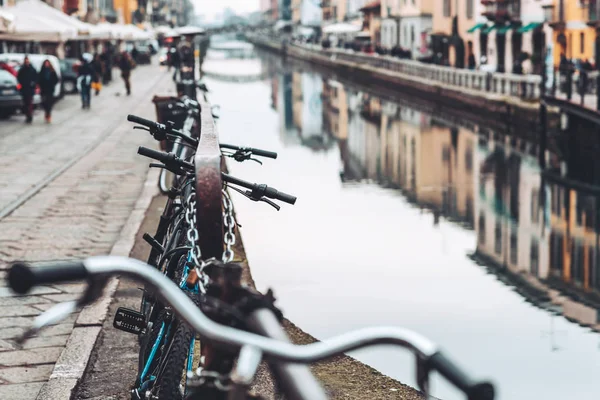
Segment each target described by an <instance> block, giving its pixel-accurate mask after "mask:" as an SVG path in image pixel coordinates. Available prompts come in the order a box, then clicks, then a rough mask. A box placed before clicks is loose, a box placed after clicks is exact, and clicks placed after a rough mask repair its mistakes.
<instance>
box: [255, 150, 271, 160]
mask: <svg viewBox="0 0 600 400" xmlns="http://www.w3.org/2000/svg"><path fill="white" fill-rule="evenodd" d="M250 150H251V151H252V154H255V155H257V156H261V157H266V158H272V159H276V158H277V153H275V152H274V151H268V150H261V149H250Z"/></svg>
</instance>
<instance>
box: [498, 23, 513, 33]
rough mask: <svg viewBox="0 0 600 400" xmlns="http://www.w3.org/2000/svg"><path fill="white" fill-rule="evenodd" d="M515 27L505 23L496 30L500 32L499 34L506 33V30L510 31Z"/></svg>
mask: <svg viewBox="0 0 600 400" xmlns="http://www.w3.org/2000/svg"><path fill="white" fill-rule="evenodd" d="M512 28H513V27H512V26H510V25H505V26H499V27H498V28H496V31H497V32H498V35H504V34H505V33H506V32H508V31H510V30H511V29H512Z"/></svg>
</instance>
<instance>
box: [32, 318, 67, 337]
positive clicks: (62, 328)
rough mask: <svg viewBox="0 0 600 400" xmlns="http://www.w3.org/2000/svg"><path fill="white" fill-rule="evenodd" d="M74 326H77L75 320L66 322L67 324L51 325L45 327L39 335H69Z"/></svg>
mask: <svg viewBox="0 0 600 400" xmlns="http://www.w3.org/2000/svg"><path fill="white" fill-rule="evenodd" d="M73 326H75V322H74V321H73V322H71V323H66V324H58V325H53V326H49V327H48V328H45V329H44V330H42V331H41V332H39V333H38V336H41V337H51V336H59V335H67V334H69V333H71V331H72V330H73Z"/></svg>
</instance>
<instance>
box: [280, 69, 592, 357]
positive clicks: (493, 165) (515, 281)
mask: <svg viewBox="0 0 600 400" xmlns="http://www.w3.org/2000/svg"><path fill="white" fill-rule="evenodd" d="M274 79H278V82H276V83H273V85H274V87H277V89H278V94H279V102H278V105H279V107H278V111H279V113H280V116H281V119H282V127H284V128H282V129H283V131H284V132H282V133H283V134H284V136H285V135H287V136H293V138H291V137H289V138H287V139H285V140H284V143H290V142H291V141H293V142H295V143H298V139H299V141H300V143H301V144H302V145H304V146H307V147H309V148H311V149H313V150H315V151H320V150H327V149H330V148H331V147H332V145H334V144H335V143H337V146H338V148H339V152H340V156H341V163H342V168H341V172H340V177H341V180H342V182H353V181H364V180H368V181H374V182H377V183H379V184H380V185H382V186H385V187H391V188H395V189H398V190H400V191H402V193H403V194H404V195H405V196H406V198H407V199H408V200H409V201H411V202H413V203H414V204H415V205H417V206H419V207H421V208H426V209H429V210H431V211H432V213H433V214H434V222H439V219H440V217H444V218H445V219H448V220H451V221H454V222H457V223H460V224H461V225H463V226H465V227H467V228H469V229H473V230H474V231H475V232H476V236H477V243H476V245H475V250H474V252H473V254H471V255H470V257H471V258H473V259H474V260H475V262H476V263H477V264H479V265H481V266H482V267H484V268H486V269H487V270H488V271H489V272H490V273H493V274H494V275H496V276H497V277H498V279H499V280H500V281H502V282H504V283H505V284H507V285H510V286H511V287H513V288H514V290H515V291H517V292H518V293H520V294H521V295H522V296H523V297H524V299H525V300H526V301H528V302H530V303H532V304H534V305H535V306H537V307H540V308H543V309H546V310H548V311H550V312H552V313H560V314H562V315H564V316H565V317H566V318H567V319H569V320H571V321H572V322H575V323H577V324H580V325H583V326H586V327H590V328H591V329H593V330H595V331H598V332H600V322H599V320H600V319H599V317H600V254H599V251H600V228H599V226H600V211H599V207H600V203H599V200H598V197H600V188H597V187H591V186H584V185H580V186H577V185H575V186H574V185H572V184H571V183H570V182H568V181H566V180H561V179H553V180H550V179H549V178H547V177H546V175H545V174H542V171H541V170H540V168H539V165H538V163H537V159H536V158H535V157H532V156H530V155H528V154H525V153H523V152H521V151H519V150H518V149H516V148H513V147H511V146H509V145H506V144H505V143H500V142H497V141H494V140H488V139H487V138H486V137H487V136H489V135H486V134H483V133H479V134H478V133H475V132H474V131H473V130H470V129H467V128H464V127H461V126H456V125H455V124H452V123H449V122H446V121H444V120H443V119H442V118H438V117H437V116H431V115H429V114H427V113H424V112H421V111H419V110H417V109H413V108H410V107H406V106H400V105H398V104H395V103H393V102H389V101H385V100H382V99H380V98H379V97H377V96H375V95H372V94H370V93H366V92H362V91H359V90H354V89H352V88H350V87H345V86H344V85H343V84H342V83H341V82H339V81H337V80H334V79H330V78H322V77H321V76H320V75H318V74H316V73H311V72H306V71H293V72H291V73H288V74H280V75H279V77H278V78H274ZM282 88H283V89H282ZM285 88H289V90H286V89H285ZM274 90H275V89H274ZM274 96H275V95H274ZM481 131H482V132H484V130H483V129H482V130H481ZM292 139H293V140H292ZM553 157H556V156H553ZM551 318H552V317H551ZM558 333H560V332H555V331H554V330H552V329H551V330H550V331H549V332H545V333H544V335H545V336H551V338H552V343H553V344H552V348H553V349H554V350H558V349H559V348H560V346H559V345H557V344H555V342H556V340H557V339H556V338H555V336H556V335H557V334H558Z"/></svg>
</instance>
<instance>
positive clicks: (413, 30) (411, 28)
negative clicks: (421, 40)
mask: <svg viewBox="0 0 600 400" xmlns="http://www.w3.org/2000/svg"><path fill="white" fill-rule="evenodd" d="M410 44H411V45H413V44H415V26H414V25H412V26H411V27H410Z"/></svg>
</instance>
